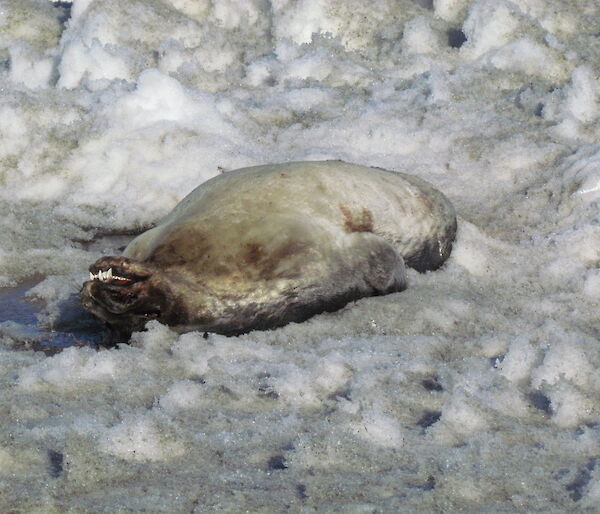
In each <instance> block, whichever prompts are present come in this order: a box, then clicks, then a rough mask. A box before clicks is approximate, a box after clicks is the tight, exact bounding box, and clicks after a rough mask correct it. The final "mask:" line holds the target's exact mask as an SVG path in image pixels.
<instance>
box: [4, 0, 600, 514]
mask: <svg viewBox="0 0 600 514" xmlns="http://www.w3.org/2000/svg"><path fill="white" fill-rule="evenodd" d="M599 35H600V4H599V3H598V2H597V0H579V1H577V2H573V1H571V0H513V1H509V0H371V1H370V2H365V1H363V0H327V1H326V0H271V1H266V0H219V1H215V2H212V1H209V0H75V1H74V2H73V3H72V4H70V3H69V2H56V3H52V2H50V1H48V0H2V1H0V185H1V186H0V212H1V214H2V215H1V216H0V287H2V289H0V307H1V312H0V316H1V319H0V321H1V322H2V323H0V354H1V355H0V381H1V386H0V387H1V389H0V398H1V399H0V510H1V511H2V512H7V511H17V510H18V511H19V512H38V513H42V512H43V513H49V512H50V513H54V512H56V513H58V512H107V513H108V512H110V513H113V512H241V511H250V512H256V511H259V512H314V511H317V512H356V513H359V512H360V513H367V512H442V511H443V512H458V511H465V512H489V513H492V512H493V513H495V512H525V511H530V512H557V511H560V512H572V511H582V512H584V511H585V512H595V511H597V510H596V509H597V508H598V507H597V506H598V502H599V501H600V460H599V459H600V425H599V424H598V418H599V415H600V373H599V372H598V367H599V365H600V344H599V341H598V338H599V334H600V332H599V330H598V304H599V302H600V267H599V263H600V215H599V205H600V141H599V136H600V79H599V71H600V36H599ZM305 159H343V160H347V161H351V162H355V163H359V164H365V165H369V166H381V167H384V168H389V169H394V170H401V171H406V172H409V173H413V174H416V175H419V176H421V177H423V178H425V179H427V180H429V181H430V182H432V183H433V184H435V185H436V186H437V187H438V188H440V189H441V190H442V191H444V192H445V193H446V194H447V195H448V197H449V198H450V199H451V200H452V201H453V202H454V204H455V206H456V208H457V211H458V213H459V216H460V219H459V233H458V239H457V242H456V245H455V251H454V253H453V255H452V257H451V258H450V260H449V261H448V263H447V264H446V265H445V266H444V267H443V268H442V269H441V270H439V271H437V272H434V273H428V274H424V275H419V274H418V273H416V272H411V273H410V274H409V282H410V283H409V289H408V290H407V291H405V292H403V293H399V294H394V295H389V296H386V297H379V298H370V299H364V300H361V301H358V302H356V303H355V304H352V305H349V306H348V307H346V308H345V309H343V310H342V311H340V312H336V313H332V314H324V315H321V316H317V317H315V318H313V319H311V320H309V321H307V322H305V323H302V324H297V325H289V326H286V327H284V328H282V329H279V330H275V331H271V332H254V333H250V334H248V335H245V336H242V337H237V338H226V337H222V336H216V335H210V336H208V337H207V338H204V337H203V335H202V334H198V333H189V334H184V335H177V334H175V333H173V332H171V331H170V330H169V329H168V328H167V327H165V326H162V325H160V324H158V323H156V322H153V323H151V324H150V325H149V327H148V330H147V331H145V332H143V333H138V334H135V335H134V337H133V340H132V343H131V345H122V346H121V347H120V348H118V349H112V350H100V351H99V350H97V349H96V348H95V347H94V346H93V345H90V344H89V341H94V340H95V338H97V337H98V330H99V325H97V324H94V321H93V320H92V319H90V318H89V317H86V314H85V313H84V312H83V311H81V309H80V308H79V306H78V303H77V300H76V297H75V296H74V294H76V292H77V290H78V288H79V286H80V284H81V283H82V282H83V280H84V279H85V277H86V274H87V265H89V264H90V263H91V262H93V261H94V260H96V259H97V258H98V257H99V256H100V255H102V254H105V253H115V252H118V248H120V247H122V246H123V244H125V243H126V241H127V240H128V237H129V236H128V235H127V234H133V233H136V232H139V231H141V230H143V229H145V228H147V227H149V226H151V225H152V224H153V223H155V222H156V221H157V220H159V219H160V218H161V217H162V216H163V215H165V214H166V213H167V212H168V211H169V210H170V209H171V208H172V207H173V206H174V205H175V204H176V203H177V202H178V201H179V200H180V199H181V198H182V197H183V196H184V195H185V194H186V193H188V192H189V191H190V190H192V189H193V188H194V187H195V186H197V185H198V184H199V183H201V182H202V181H204V180H206V179H208V178H210V177H212V176H214V175H216V174H218V173H219V172H220V171H223V170H225V171H226V170H230V169H235V168H238V167H242V166H249V165H254V164H262V163H268V162H281V161H287V160H305ZM32 287H33V288H32ZM59 333H60V334H62V336H61V337H59V338H58V339H59V340H58V342H57V341H55V340H53V341H54V342H52V341H51V343H52V344H54V345H55V346H54V349H55V350H56V349H59V348H60V346H61V345H62V347H65V349H64V350H63V351H60V352H55V353H54V354H53V355H49V353H51V352H46V353H43V352H41V351H35V349H36V348H39V347H42V346H44V344H45V343H44V341H46V339H48V338H50V339H52V337H57V336H56V334H59ZM46 343H47V341H46ZM48 344H50V343H48ZM50 346H52V345H50Z"/></svg>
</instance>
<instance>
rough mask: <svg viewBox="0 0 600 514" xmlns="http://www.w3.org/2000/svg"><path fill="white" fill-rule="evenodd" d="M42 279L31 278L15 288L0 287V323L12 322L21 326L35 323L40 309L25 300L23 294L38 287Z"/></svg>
mask: <svg viewBox="0 0 600 514" xmlns="http://www.w3.org/2000/svg"><path fill="white" fill-rule="evenodd" d="M41 281H42V278H41V277H40V278H32V279H30V280H27V281H26V282H23V283H22V284H19V285H17V286H15V287H0V323H2V322H5V321H14V322H16V323H19V324H21V325H34V324H35V323H37V318H36V314H37V313H39V312H40V310H41V309H40V307H39V306H36V305H34V303H33V302H31V301H30V300H27V299H26V298H25V293H26V292H27V291H29V290H30V289H31V288H32V287H34V286H36V285H38V284H39V283H40V282H41Z"/></svg>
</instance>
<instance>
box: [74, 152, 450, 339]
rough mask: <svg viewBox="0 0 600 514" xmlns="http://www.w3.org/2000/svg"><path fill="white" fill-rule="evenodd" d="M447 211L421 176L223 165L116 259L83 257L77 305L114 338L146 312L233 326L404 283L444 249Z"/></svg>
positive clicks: (278, 320) (325, 166)
mask: <svg viewBox="0 0 600 514" xmlns="http://www.w3.org/2000/svg"><path fill="white" fill-rule="evenodd" d="M455 233H456V215H455V212H454V209H453V207H452V205H451V204H450V202H449V201H448V199H447V198H446V197H445V196H444V195H443V194H442V193H441V192H439V191H437V190H436V189H435V188H433V186H431V185H430V184H429V183H427V182H425V181H423V180H421V179H419V178H417V177H413V176H410V175H405V174H403V173H398V172H392V171H387V170H384V169H380V168H368V167H364V166H358V165H354V164H348V163H345V162H341V161H315V162H291V163H285V164H269V165H265V166H255V167H251V168H243V169H240V170H235V171H230V172H228V173H225V174H222V175H219V176H217V177H214V178H213V179H211V180H208V181H207V182H205V183H203V184H201V185H200V186H199V187H197V188H196V189H195V190H194V191H192V192H191V193H190V194H189V195H188V196H187V197H186V198H184V199H183V200H182V201H181V202H180V203H179V204H178V205H177V206H176V207H175V209H174V210H173V211H172V212H171V213H170V214H169V215H168V216H166V217H165V218H164V219H163V220H162V221H161V222H160V224H159V225H158V226H156V227H155V228H153V229H151V230H148V231H147V232H144V233H143V234H141V235H140V236H138V237H137V238H135V239H134V240H133V241H132V242H131V243H130V244H129V246H127V248H126V249H125V251H124V253H123V255H122V256H118V257H113V256H111V257H102V258H101V259H99V260H98V261H97V262H96V263H94V264H93V265H92V266H90V280H89V281H87V282H85V283H84V285H83V289H82V291H81V299H82V302H83V305H84V306H85V307H86V308H87V309H89V310H90V311H91V312H92V313H93V314H94V315H96V316H97V317H98V318H100V319H102V320H104V321H105V322H106V323H107V325H108V326H109V328H111V329H112V330H113V331H114V332H116V333H117V334H118V336H119V337H121V338H124V337H128V335H130V333H131V332H132V331H134V330H140V329H142V328H143V327H144V325H145V323H146V322H147V321H148V320H150V319H157V320H159V321H160V322H162V323H164V324H167V325H170V326H172V327H174V328H175V329H176V330H179V331H187V330H200V331H206V332H217V333H221V334H226V335H235V334H241V333H244V332H248V331H250V330H257V329H258V330H265V329H271V328H275V327H279V326H282V325H285V324H287V323H290V322H301V321H304V320H306V319H308V318H309V317H311V316H313V315H315V314H318V313H321V312H331V311H335V310H337V309H340V308H341V307H343V306H344V305H346V304H347V303H348V302H351V301H353V300H357V299H359V298H363V297H366V296H373V295H384V294H388V293H394V292H398V291H402V290H404V289H405V288H406V275H405V269H404V264H405V263H406V265H408V266H410V267H412V268H415V269H416V270H418V271H421V272H424V271H427V270H435V269H437V268H439V267H440V266H441V265H442V263H443V262H444V261H445V260H446V259H447V258H448V256H449V255H450V252H451V249H452V241H453V240H454V236H455Z"/></svg>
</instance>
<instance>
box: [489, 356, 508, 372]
mask: <svg viewBox="0 0 600 514" xmlns="http://www.w3.org/2000/svg"><path fill="white" fill-rule="evenodd" d="M505 357H506V355H505V354H502V355H496V356H495V357H490V366H492V368H496V369H497V368H498V366H500V364H502V361H503V360H504V358H505Z"/></svg>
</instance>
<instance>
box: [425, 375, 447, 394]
mask: <svg viewBox="0 0 600 514" xmlns="http://www.w3.org/2000/svg"><path fill="white" fill-rule="evenodd" d="M421 385H422V386H423V387H424V388H425V389H427V390H428V391H436V392H439V391H443V390H444V388H443V387H442V384H440V379H439V378H438V377H430V378H426V379H424V380H421Z"/></svg>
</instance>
